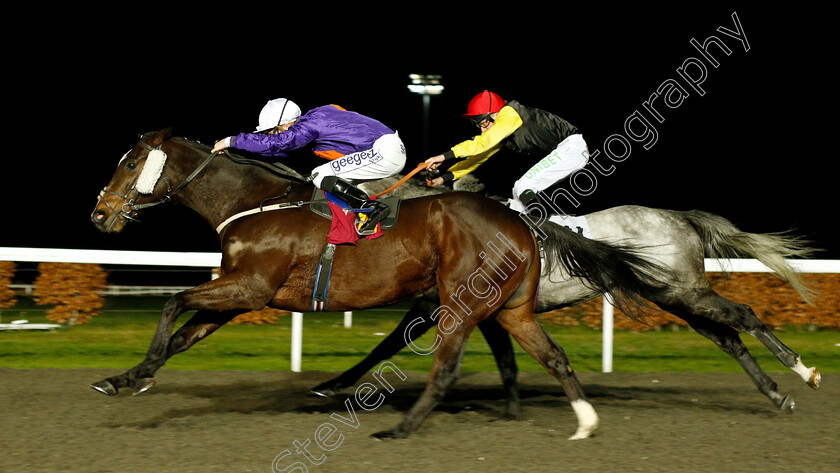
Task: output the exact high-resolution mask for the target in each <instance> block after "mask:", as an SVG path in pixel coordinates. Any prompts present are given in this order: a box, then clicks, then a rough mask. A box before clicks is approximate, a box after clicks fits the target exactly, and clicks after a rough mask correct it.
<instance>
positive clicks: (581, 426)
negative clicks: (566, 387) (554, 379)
mask: <svg viewBox="0 0 840 473" xmlns="http://www.w3.org/2000/svg"><path fill="white" fill-rule="evenodd" d="M572 408H573V409H574V410H575V414H576V415H577V418H578V429H577V432H575V434H574V435H572V436H571V437H569V440H578V439H585V438H587V437H589V436H590V435H591V434H592V432H594V431H595V429H597V428H598V414H596V413H595V409H594V408H593V407H592V404H589V403H588V402H587V401H584V400H583V399H578V400H576V401H572Z"/></svg>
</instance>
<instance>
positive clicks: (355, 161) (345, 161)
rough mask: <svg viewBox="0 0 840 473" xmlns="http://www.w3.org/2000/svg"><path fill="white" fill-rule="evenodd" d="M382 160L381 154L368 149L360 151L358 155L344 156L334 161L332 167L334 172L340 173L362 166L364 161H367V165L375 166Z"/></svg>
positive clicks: (331, 163)
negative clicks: (343, 170)
mask: <svg viewBox="0 0 840 473" xmlns="http://www.w3.org/2000/svg"><path fill="white" fill-rule="evenodd" d="M381 160H382V155H381V154H379V153H377V152H376V151H374V150H372V149H368V150H365V151H359V152H358V153H353V154H348V155H347V156H342V157H340V158H338V159H333V160H332V161H330V167H332V168H333V171H335V172H339V171H341V170H342V169H346V168H348V167H357V166H361V165H362V162H364V161H367V163H366V164H373V163H378V162H379V161H381Z"/></svg>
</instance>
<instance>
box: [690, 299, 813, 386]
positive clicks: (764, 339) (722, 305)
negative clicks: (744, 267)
mask: <svg viewBox="0 0 840 473" xmlns="http://www.w3.org/2000/svg"><path fill="white" fill-rule="evenodd" d="M701 305H702V306H705V307H707V308H709V310H708V312H702V313H701V314H699V315H703V316H705V317H708V318H710V319H712V320H714V321H716V322H720V323H723V324H726V325H729V326H731V327H734V328H735V329H737V330H740V331H742V332H745V333H748V334H750V335H752V336H753V337H755V338H756V339H758V341H760V342H761V343H763V344H764V346H766V347H767V348H768V349H769V350H770V351H771V352H772V353H773V354H774V355H775V356H776V358H778V359H779V361H781V362H782V364H783V365H785V366H787V367H788V368H790V369H791V370H793V371H794V372H795V373H796V374H798V375H799V376H800V377H801V378H802V380H803V381H805V382H806V383H807V384H808V386H811V387H812V388H814V389H817V388H819V387H820V373H819V371H817V369H816V368H814V367H811V368H808V367H806V366H805V365H804V364H803V363H802V360H801V358H800V357H799V355H798V354H796V353H795V352H794V351H793V350H791V349H790V348H788V347H787V346H786V345H785V344H784V343H782V342H781V340H779V339H778V338H776V336H775V335H773V332H771V331H770V329H768V328H767V326H766V325H764V323H763V322H762V321H761V320H759V318H758V317H757V316H756V315H755V313H754V312H753V311H752V309H750V307H749V306H747V305H744V304H738V303H736V302H732V301H730V300H729V299H726V298H725V297H723V296H721V295H719V294H717V293H716V292H714V291H711V290H710V291H709V294H707V295H706V296H705V297H704V298H703V300H702V301H701ZM695 313H696V312H695Z"/></svg>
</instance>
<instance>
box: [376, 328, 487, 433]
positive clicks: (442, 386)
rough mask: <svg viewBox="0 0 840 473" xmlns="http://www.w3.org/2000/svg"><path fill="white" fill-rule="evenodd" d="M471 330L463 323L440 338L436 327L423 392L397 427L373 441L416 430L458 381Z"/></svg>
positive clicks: (439, 330)
mask: <svg viewBox="0 0 840 473" xmlns="http://www.w3.org/2000/svg"><path fill="white" fill-rule="evenodd" d="M474 327H475V326H474V325H472V326H468V324H467V323H463V324H461V325H460V326H458V327H457V328H456V329H455V330H454V331H453V332H450V333H448V334H445V335H441V329H440V326H439V327H438V334H439V335H438V337H439V338H438V340H440V343H439V344H438V345H437V347H436V348H435V351H434V357H435V362H434V365H432V370H431V380H430V381H429V383H428V384H427V385H426V389H424V390H423V392H422V393H421V394H420V397H419V398H418V399H417V401H416V402H415V403H414V405H413V406H411V409H409V411H408V413H406V415H405V418H404V419H403V421H402V422H400V424H399V425H397V426H396V427H395V428H393V429H390V430H384V431H381V432H376V433H374V434H373V436H374V437H377V438H405V437H408V436H409V435H411V434H412V433H413V432H414V431H416V430H417V429H418V428H419V427H420V425H421V424H422V423H423V421H424V420H425V419H426V417H428V416H429V414H430V413H431V412H432V411H433V410H434V408H435V406H437V405H438V403H440V401H441V400H443V397H444V396H445V395H446V392H447V391H449V388H450V387H451V386H452V385H453V384H455V381H456V380H457V379H458V376H459V374H460V371H461V360H462V359H463V357H464V350H465V349H466V347H467V339H468V338H469V334H470V331H472V329H473V328H474Z"/></svg>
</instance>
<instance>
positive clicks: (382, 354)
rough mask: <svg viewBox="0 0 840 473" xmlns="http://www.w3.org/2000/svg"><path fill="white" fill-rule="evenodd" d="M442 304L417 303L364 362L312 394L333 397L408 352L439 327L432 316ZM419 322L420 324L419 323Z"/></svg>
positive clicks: (430, 301) (318, 387)
mask: <svg viewBox="0 0 840 473" xmlns="http://www.w3.org/2000/svg"><path fill="white" fill-rule="evenodd" d="M439 303H440V301H437V300H432V299H429V300H427V299H419V300H417V301H416V302H415V303H414V305H412V306H411V309H409V311H408V312H407V313H406V314H405V317H403V319H402V320H401V321H400V323H399V325H398V326H397V328H396V329H394V331H392V332H391V333H390V334H389V335H388V336H387V337H385V339H384V340H382V342H381V343H379V345H377V346H376V347H375V348H374V349H373V351H372V352H370V354H369V355H368V356H366V357H365V359H363V360H362V361H360V362H359V363H357V364H356V365H355V366H353V367H352V368H350V369H349V370H347V371H345V372H343V373H341V374H340V375H338V376H337V377H335V378H333V379H331V380H329V381H325V382H323V383H321V384H319V385H318V386H315V387H314V388H312V389H311V390H310V391H311V392H312V393H314V394H317V395H319V396H324V397H327V396H332V395H333V394H334V393H335V391H337V390H339V389H342V388H346V387H348V386H352V385H354V384H355V383H356V381H358V380H359V378H361V377H362V376H364V375H365V373H367V372H368V371H370V370H371V369H372V368H373V367H374V366H376V365H377V364H379V362H380V361H383V360H387V359H389V358H391V357H392V356H394V355H396V354H397V352H399V351H400V350H402V349H403V348H405V346H406V341H414V340H416V339H417V338H419V337H420V336H421V335H423V334H424V333H426V331H428V330H429V329H430V328H432V327H434V326H435V325H437V321H435V320H433V319H432V318H431V317H430V316H431V315H432V313H433V312H434V311H435V309H436V308H437V307H438V305H439ZM418 319H419V322H417V321H418ZM412 323H413V325H411V330H408V333H406V330H407V329H408V327H409V325H410V324H412Z"/></svg>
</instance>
